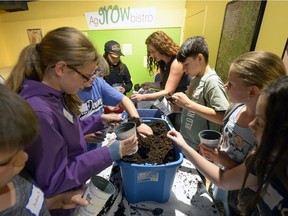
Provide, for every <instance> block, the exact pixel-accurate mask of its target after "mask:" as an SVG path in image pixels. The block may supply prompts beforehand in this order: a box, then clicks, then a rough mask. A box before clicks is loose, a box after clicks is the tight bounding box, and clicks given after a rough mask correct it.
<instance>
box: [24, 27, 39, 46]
mask: <svg viewBox="0 0 288 216" xmlns="http://www.w3.org/2000/svg"><path fill="white" fill-rule="evenodd" d="M27 34H28V39H29V43H30V44H37V43H40V42H41V40H42V30H41V29H40V28H37V29H27Z"/></svg>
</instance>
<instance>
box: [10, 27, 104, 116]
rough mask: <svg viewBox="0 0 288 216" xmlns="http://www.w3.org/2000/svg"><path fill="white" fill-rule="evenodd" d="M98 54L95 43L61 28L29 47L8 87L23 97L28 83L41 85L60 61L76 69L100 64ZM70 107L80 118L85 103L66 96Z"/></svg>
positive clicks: (78, 32)
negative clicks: (22, 90)
mask: <svg viewBox="0 0 288 216" xmlns="http://www.w3.org/2000/svg"><path fill="white" fill-rule="evenodd" d="M98 56H99V55H98V53H97V51H96V49H95V47H94V46H93V44H92V42H91V41H90V40H89V39H88V38H87V37H86V36H85V35H84V34H83V33H82V32H81V31H79V30H77V29H75V28H72V27H61V28H57V29H55V30H52V31H50V32H48V33H47V34H46V35H45V37H44V38H43V39H42V41H41V42H40V43H38V44H36V45H28V46H27V47H25V48H24V49H23V50H22V52H21V53H20V56H19V59H18V62H17V64H16V65H15V67H14V68H13V69H12V72H11V74H10V76H9V77H8V79H7V81H6V82H5V85H6V86H8V87H9V88H10V89H12V91H14V92H16V93H19V92H20V91H21V86H22V84H23V82H24V80H25V79H31V80H36V81H39V82H41V81H42V79H43V75H44V74H45V73H47V72H48V71H49V70H51V68H52V67H53V66H54V65H55V64H56V63H57V62H59V61H65V62H66V63H67V64H68V65H70V66H73V67H80V66H84V65H87V64H89V63H92V62H97V60H98ZM64 99H65V103H66V105H67V106H68V107H69V108H70V109H71V110H72V111H73V112H74V113H75V114H76V115H78V114H79V113H80V112H79V108H78V106H79V105H81V103H82V102H81V100H80V99H79V97H78V96H77V95H69V94H65V95H64Z"/></svg>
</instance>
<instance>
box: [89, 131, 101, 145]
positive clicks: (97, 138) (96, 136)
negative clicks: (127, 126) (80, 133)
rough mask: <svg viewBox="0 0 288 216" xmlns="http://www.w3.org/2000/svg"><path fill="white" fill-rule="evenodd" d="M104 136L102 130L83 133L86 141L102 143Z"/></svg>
mask: <svg viewBox="0 0 288 216" xmlns="http://www.w3.org/2000/svg"><path fill="white" fill-rule="evenodd" d="M105 137H106V133H103V132H102V131H96V132H95V133H91V134H87V135H85V141H86V142H87V143H102V142H103V141H104V139H105Z"/></svg>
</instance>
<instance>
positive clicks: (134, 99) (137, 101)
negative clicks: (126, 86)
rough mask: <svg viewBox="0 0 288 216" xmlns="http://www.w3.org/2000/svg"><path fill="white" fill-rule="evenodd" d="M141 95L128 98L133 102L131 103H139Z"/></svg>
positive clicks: (141, 98)
mask: <svg viewBox="0 0 288 216" xmlns="http://www.w3.org/2000/svg"><path fill="white" fill-rule="evenodd" d="M143 97H144V96H143V94H133V95H131V96H130V100H132V101H133V103H139V102H140V101H142V100H143Z"/></svg>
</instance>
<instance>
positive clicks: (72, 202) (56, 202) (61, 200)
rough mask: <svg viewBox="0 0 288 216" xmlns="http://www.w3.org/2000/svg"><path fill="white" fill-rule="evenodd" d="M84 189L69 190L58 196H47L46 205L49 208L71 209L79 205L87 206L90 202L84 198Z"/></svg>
mask: <svg viewBox="0 0 288 216" xmlns="http://www.w3.org/2000/svg"><path fill="white" fill-rule="evenodd" d="M83 194H84V190H76V191H68V192H64V193H61V194H58V195H57V196H54V197H50V198H46V199H45V201H46V205H47V207H48V209H59V208H62V209H70V208H75V207H77V205H80V206H87V205H88V204H89V202H88V201H87V200H86V199H83V198H82V195H83Z"/></svg>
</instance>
